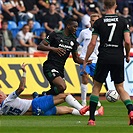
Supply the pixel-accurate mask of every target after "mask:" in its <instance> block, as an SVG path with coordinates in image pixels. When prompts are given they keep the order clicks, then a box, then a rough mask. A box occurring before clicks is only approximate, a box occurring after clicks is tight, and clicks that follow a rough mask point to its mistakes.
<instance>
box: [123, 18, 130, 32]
mask: <svg viewBox="0 0 133 133" xmlns="http://www.w3.org/2000/svg"><path fill="white" fill-rule="evenodd" d="M123 20H124V19H123ZM124 32H130V29H129V24H128V23H127V21H126V20H124Z"/></svg>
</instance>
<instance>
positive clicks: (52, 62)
mask: <svg viewBox="0 0 133 133" xmlns="http://www.w3.org/2000/svg"><path fill="white" fill-rule="evenodd" d="M77 27H78V23H77V21H75V20H74V19H73V18H69V19H68V20H66V22H65V29H64V30H63V31H57V32H56V31H54V32H52V33H51V34H49V36H48V37H47V38H46V39H45V40H43V41H42V42H41V43H40V45H39V46H38V47H37V49H38V50H42V51H49V54H48V59H47V60H46V61H45V62H44V63H43V72H44V75H45V77H46V78H47V80H48V81H49V83H50V85H51V89H50V90H48V91H47V92H45V93H46V95H57V94H59V93H64V91H65V90H66V83H65V80H64V65H65V62H66V60H67V58H68V57H69V54H70V52H71V53H72V57H73V60H74V62H75V63H79V64H83V60H82V59H81V58H79V56H78V52H77V46H78V42H77V41H76V36H75V35H74V34H75V32H76V30H77ZM91 62H92V61H91V60H88V61H87V63H91ZM67 101H68V102H69V101H70V102H73V103H75V102H76V100H75V99H74V98H73V97H72V96H71V97H69V98H67ZM68 102H67V103H68ZM84 109H87V110H88V107H87V106H86V108H84ZM84 109H83V110H84ZM80 113H81V114H82V110H81V111H80Z"/></svg>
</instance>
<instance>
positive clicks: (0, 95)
mask: <svg viewBox="0 0 133 133" xmlns="http://www.w3.org/2000/svg"><path fill="white" fill-rule="evenodd" d="M6 97H7V96H6V94H5V93H4V92H3V91H1V90H0V104H1V103H2V101H3V100H4V99H6Z"/></svg>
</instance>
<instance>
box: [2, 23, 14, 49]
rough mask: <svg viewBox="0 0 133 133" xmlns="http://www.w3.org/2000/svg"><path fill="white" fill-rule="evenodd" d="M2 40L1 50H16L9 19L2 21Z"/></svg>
mask: <svg viewBox="0 0 133 133" xmlns="http://www.w3.org/2000/svg"><path fill="white" fill-rule="evenodd" d="M0 35H1V39H2V40H1V41H0V50H1V51H16V48H15V42H14V38H13V35H12V32H11V31H9V30H8V21H6V20H3V21H2V28H1V29H0Z"/></svg>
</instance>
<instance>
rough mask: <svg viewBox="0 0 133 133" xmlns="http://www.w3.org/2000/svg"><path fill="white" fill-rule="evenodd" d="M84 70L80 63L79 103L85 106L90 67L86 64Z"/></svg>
mask: <svg viewBox="0 0 133 133" xmlns="http://www.w3.org/2000/svg"><path fill="white" fill-rule="evenodd" d="M85 71H86V72H84V71H83V65H80V75H81V80H82V81H81V85H80V90H81V103H82V105H83V106H86V96H87V90H88V87H87V84H88V74H89V72H90V68H89V66H88V65H87V66H86V68H85Z"/></svg>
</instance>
